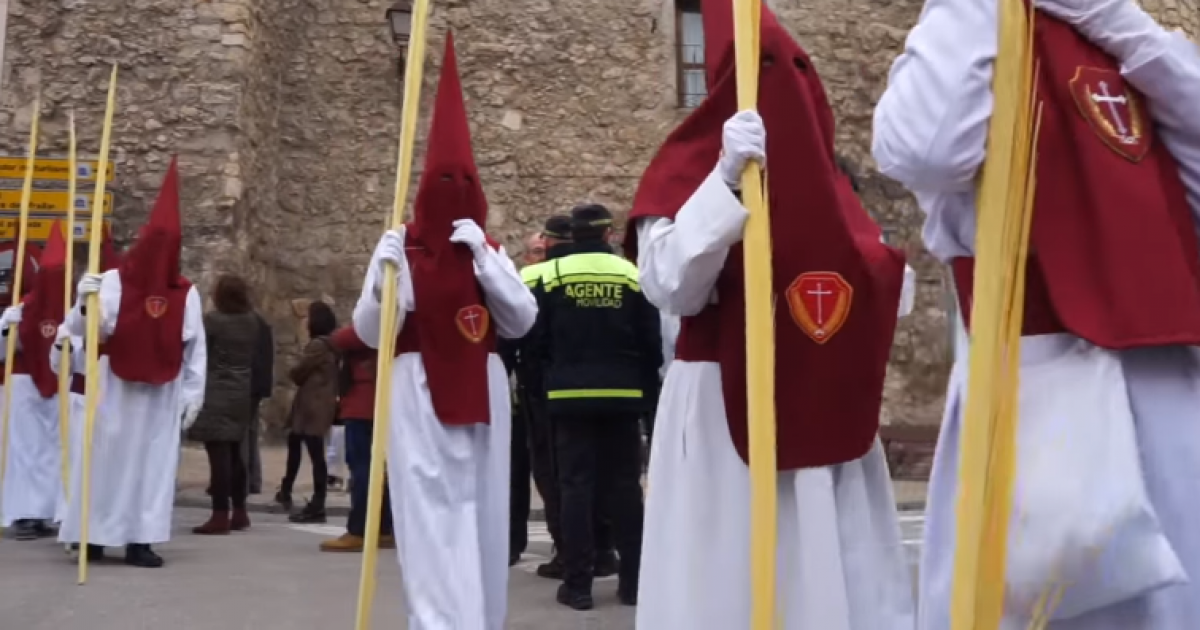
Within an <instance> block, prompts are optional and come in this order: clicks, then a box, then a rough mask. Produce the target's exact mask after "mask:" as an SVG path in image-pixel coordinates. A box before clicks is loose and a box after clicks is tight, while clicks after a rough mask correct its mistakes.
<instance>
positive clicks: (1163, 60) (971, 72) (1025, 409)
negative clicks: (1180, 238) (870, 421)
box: [873, 0, 1200, 630]
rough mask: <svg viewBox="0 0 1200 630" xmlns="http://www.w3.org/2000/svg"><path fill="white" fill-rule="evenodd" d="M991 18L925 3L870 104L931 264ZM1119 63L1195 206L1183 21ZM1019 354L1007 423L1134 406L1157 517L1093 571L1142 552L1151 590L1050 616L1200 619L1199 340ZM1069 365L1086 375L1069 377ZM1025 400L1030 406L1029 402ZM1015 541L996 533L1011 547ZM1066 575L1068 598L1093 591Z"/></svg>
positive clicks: (943, 617) (1194, 71)
mask: <svg viewBox="0 0 1200 630" xmlns="http://www.w3.org/2000/svg"><path fill="white" fill-rule="evenodd" d="M996 15H997V9H996V2H995V0H927V2H926V4H925V8H924V11H923V12H922V14H921V19H920V22H919V23H918V24H917V26H916V28H914V29H913V31H912V33H911V34H910V35H909V37H908V41H907V43H906V46H905V52H904V54H903V55H902V56H901V57H900V58H899V59H898V60H897V61H896V63H895V65H894V66H893V68H892V71H891V75H890V77H889V85H888V89H887V91H886V92H885V93H884V94H883V96H882V98H881V99H880V102H879V105H878V107H877V109H876V111H875V136H874V140H873V153H874V157H875V159H876V161H877V162H878V164H879V168H880V170H881V171H882V172H883V173H884V174H885V175H888V176H889V177H892V178H893V179H896V180H898V181H900V182H901V183H903V184H905V185H906V186H907V187H908V188H909V189H910V190H912V191H913V192H914V193H915V194H916V197H917V200H918V202H919V204H920V206H921V208H922V209H923V210H924V211H925V212H926V214H927V217H926V222H925V228H924V239H925V243H926V245H927V247H928V248H929V250H930V251H931V252H932V253H933V254H934V255H935V256H937V257H938V258H939V259H941V260H943V261H949V260H950V259H953V258H955V257H960V256H971V255H973V252H974V243H975V203H974V198H975V194H974V191H975V176H976V172H977V171H978V169H979V166H980V165H981V164H982V162H983V160H984V156H985V141H986V134H987V123H988V120H989V117H990V116H991V111H992V93H991V78H992V63H993V60H994V58H995V54H996V46H997V35H996V33H997V25H996ZM1122 61H1123V63H1122V73H1123V74H1124V76H1125V78H1126V79H1127V80H1128V81H1129V82H1130V83H1131V84H1132V85H1133V86H1134V87H1136V88H1137V89H1138V90H1140V91H1141V92H1142V93H1143V94H1144V95H1145V97H1146V98H1147V100H1148V101H1149V110H1150V114H1151V116H1152V117H1153V119H1154V122H1155V123H1156V125H1157V132H1158V134H1157V141H1162V142H1164V143H1165V145H1166V146H1167V147H1168V148H1169V149H1170V150H1171V152H1172V154H1173V155H1174V156H1175V158H1176V159H1177V160H1178V162H1179V166H1180V174H1181V175H1182V178H1183V181H1184V184H1185V186H1186V187H1187V190H1188V200H1189V203H1190V204H1191V207H1192V210H1193V214H1197V215H1198V216H1200V118H1197V116H1196V111H1195V103H1197V102H1200V57H1198V56H1197V51H1196V48H1195V45H1194V44H1192V43H1191V42H1190V41H1188V40H1187V39H1186V38H1185V37H1184V36H1182V35H1181V34H1169V33H1166V32H1157V33H1149V34H1147V36H1146V37H1144V38H1143V41H1142V42H1141V45H1140V46H1138V47H1137V50H1136V52H1135V53H1134V54H1133V55H1132V56H1131V58H1129V59H1125V60H1122ZM1039 185H1041V186H1048V185H1049V186H1052V185H1055V184H1054V183H1053V182H1039ZM965 357H966V353H965V352H964V353H962V354H961V355H960V356H959V361H958V365H956V366H955V369H954V371H953V373H952V375H951V381H950V389H949V393H948V395H947V401H946V415H945V417H944V420H943V424H942V433H941V437H940V439H939V442H938V451H937V455H936V457H935V460H934V467H933V474H932V479H931V483H930V488H929V501H928V515H927V519H928V520H927V525H926V529H925V545H924V550H923V555H922V560H921V580H920V582H921V583H920V594H921V597H920V599H921V606H920V609H921V610H920V628H921V630H947V629H948V628H949V627H950V622H949V606H950V597H951V583H952V580H953V576H952V573H953V554H954V544H955V502H956V493H957V463H958V451H959V443H958V440H959V432H960V424H961V421H962V419H961V408H962V401H963V396H964V394H965V391H966V386H965V382H966V365H965ZM1021 363H1022V367H1021V374H1022V379H1021V393H1020V396H1021V406H1020V414H1021V417H1020V427H1021V428H1020V429H1019V431H1021V432H1025V431H1028V430H1033V429H1037V428H1039V427H1045V426H1048V425H1050V424H1053V423H1055V422H1061V423H1062V424H1066V425H1068V426H1069V425H1071V423H1074V425H1075V426H1078V427H1080V428H1079V429H1078V430H1079V431H1087V429H1086V427H1087V426H1089V424H1092V426H1095V425H1094V423H1095V422H1097V419H1099V418H1102V417H1105V414H1112V415H1110V416H1108V417H1113V416H1114V415H1116V414H1122V413H1123V414H1126V416H1125V417H1126V419H1128V414H1130V412H1132V420H1133V424H1134V427H1135V430H1136V440H1137V447H1138V448H1140V453H1141V465H1142V469H1143V475H1144V482H1145V490H1146V491H1147V493H1148V496H1149V500H1150V504H1151V505H1152V506H1153V509H1154V511H1155V512H1157V516H1158V523H1152V524H1151V525H1152V526H1151V527H1148V528H1146V529H1145V530H1144V531H1141V532H1139V533H1138V536H1140V537H1141V538H1142V542H1143V543H1144V545H1145V548H1146V549H1148V551H1143V552H1142V553H1139V554H1132V555H1129V556H1126V557H1124V558H1121V557H1117V558H1115V559H1114V558H1111V557H1105V558H1104V559H1102V560H1101V564H1100V566H1099V567H1097V568H1096V569H1095V571H1094V572H1093V575H1094V576H1097V578H1098V579H1097V581H1098V582H1103V581H1104V580H1106V579H1108V580H1113V581H1119V580H1120V579H1123V578H1124V577H1126V576H1128V574H1129V573H1130V565H1131V564H1135V563H1141V564H1142V565H1143V566H1142V568H1146V567H1147V566H1148V567H1149V568H1150V570H1152V571H1153V572H1157V573H1158V574H1160V575H1161V576H1162V578H1163V579H1162V583H1161V584H1160V585H1159V589H1160V590H1157V591H1152V592H1150V593H1149V594H1148V595H1143V596H1134V597H1132V598H1129V599H1126V600H1125V601H1123V602H1120V603H1115V604H1112V605H1109V606H1106V607H1102V608H1099V609H1093V610H1090V611H1084V612H1082V614H1078V615H1076V616H1074V617H1073V618H1069V619H1060V620H1057V621H1054V622H1052V623H1051V624H1050V626H1049V627H1050V628H1051V629H1052V630H1186V629H1190V628H1200V526H1198V524H1200V508H1197V507H1196V505H1197V503H1196V496H1197V490H1198V489H1200V484H1198V480H1200V353H1198V351H1197V349H1196V348H1191V347H1167V348H1147V349H1140V350H1133V351H1125V352H1109V351H1106V350H1102V349H1099V348H1095V347H1093V346H1090V345H1089V344H1087V343H1086V342H1084V341H1082V340H1080V339H1077V338H1075V337H1073V336H1071V335H1067V334H1061V335H1044V336H1040V337H1026V338H1024V339H1023V340H1022V356H1021ZM1081 372H1082V373H1085V374H1088V373H1089V372H1090V374H1091V376H1090V377H1089V378H1084V379H1079V378H1076V377H1077V375H1078V374H1080V373H1081ZM1098 392H1099V393H1107V394H1108V396H1106V397H1104V398H1105V400H1104V402H1103V403H1099V402H1097V401H1096V400H1094V398H1095V394H1096V393H1098ZM1114 395H1115V401H1114V400H1113V396H1114ZM1034 400H1036V401H1037V402H1038V404H1030V402H1029V401H1034ZM1063 408H1066V409H1067V413H1066V414H1065V415H1066V416H1073V417H1067V418H1066V420H1065V421H1064V414H1063V413H1062V410H1063ZM1072 412H1074V413H1073V414H1072ZM1126 421H1128V420H1126ZM1018 443H1019V444H1020V443H1021V442H1020V439H1019V442H1018ZM1071 444H1072V442H1071V441H1069V440H1068V441H1065V442H1064V443H1063V444H1062V445H1061V447H1062V448H1068V449H1069V447H1070V445H1071ZM1019 456H1020V455H1019ZM1018 472H1019V475H1018V480H1017V483H1018V492H1019V491H1020V490H1019V489H1020V487H1021V486H1022V485H1026V486H1028V487H1037V486H1038V484H1039V483H1041V482H1040V481H1039V479H1033V478H1030V477H1029V476H1027V475H1029V473H1028V471H1026V472H1021V471H1020V470H1019V471H1018ZM1049 474H1050V475H1051V477H1050V479H1049V480H1047V481H1048V482H1049V483H1053V481H1052V479H1053V477H1054V473H1049ZM1057 475H1059V476H1069V475H1071V471H1063V470H1058V471H1057ZM1081 481H1083V482H1085V483H1086V481H1087V480H1086V479H1083V480H1081ZM1093 485H1094V486H1095V487H1094V488H1093V489H1092V491H1090V492H1084V493H1082V494H1084V495H1085V496H1091V497H1095V498H1094V499H1092V501H1094V502H1095V503H1097V504H1099V503H1100V502H1101V501H1106V500H1108V499H1109V498H1110V497H1111V493H1110V492H1109V491H1108V486H1106V485H1104V484H1093ZM1087 502H1088V500H1086V499H1085V500H1084V504H1085V505H1086V504H1087ZM1158 526H1161V531H1162V533H1165V539H1164V538H1163V536H1162V535H1161V534H1159V533H1158V531H1157V530H1158ZM1013 542H1014V541H1013V540H1012V539H1010V553H1011V550H1012V544H1013ZM1016 542H1018V543H1019V541H1016ZM1172 550H1173V552H1174V553H1172ZM1106 555H1109V553H1108V552H1107V551H1106ZM1135 560H1136V562H1135ZM1180 563H1182V567H1183V570H1185V571H1186V572H1187V574H1188V575H1189V576H1190V578H1191V580H1192V581H1191V583H1190V584H1180V583H1178V582H1179V581H1178V580H1174V583H1172V581H1171V580H1170V579H1168V578H1169V576H1170V575H1171V574H1172V573H1175V574H1176V575H1177V574H1178V569H1179V564H1180ZM1073 588H1074V596H1089V595H1090V594H1091V592H1095V591H1097V590H1098V588H1096V587H1094V586H1088V587H1079V586H1076V587H1073ZM1081 588H1082V589H1084V590H1083V591H1080V589H1081ZM1071 596H1073V595H1072V590H1068V597H1071ZM1007 614H1008V617H1007V618H1006V620H1005V625H1004V626H1003V627H1004V628H1005V630H1008V629H1009V628H1024V627H1025V625H1024V622H1025V620H1024V618H1023V617H1025V615H1026V614H1025V612H1024V611H1015V610H1011V609H1010V610H1009V611H1008V613H1007ZM1059 616H1060V617H1065V616H1066V615H1059Z"/></svg>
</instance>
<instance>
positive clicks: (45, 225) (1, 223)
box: [0, 213, 112, 243]
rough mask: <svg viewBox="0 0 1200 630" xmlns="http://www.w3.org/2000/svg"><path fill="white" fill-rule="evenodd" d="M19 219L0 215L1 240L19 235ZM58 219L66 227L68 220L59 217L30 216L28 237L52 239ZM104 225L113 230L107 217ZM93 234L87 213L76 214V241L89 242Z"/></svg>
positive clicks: (8, 239) (35, 239)
mask: <svg viewBox="0 0 1200 630" xmlns="http://www.w3.org/2000/svg"><path fill="white" fill-rule="evenodd" d="M17 221H20V217H14V216H12V215H11V214H7V213H6V214H5V215H3V216H0V241H11V240H13V239H14V238H16V236H17ZM55 221H57V222H58V223H59V224H60V225H62V226H63V228H66V224H67V222H66V221H65V220H63V219H59V218H58V217H29V223H28V225H29V228H28V229H29V232H27V238H28V239H29V240H31V241H46V240H49V239H50V229H51V227H52V226H53V225H54V222H55ZM104 227H106V228H108V229H109V230H112V221H110V220H108V219H105V220H104ZM90 235H91V220H90V217H88V216H87V215H76V216H75V241H76V242H78V243H86V242H88V240H89V239H88V236H90Z"/></svg>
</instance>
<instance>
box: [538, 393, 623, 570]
mask: <svg viewBox="0 0 1200 630" xmlns="http://www.w3.org/2000/svg"><path fill="white" fill-rule="evenodd" d="M638 420H639V418H638V416H637V415H636V414H602V413H586V414H572V415H558V414H556V415H555V417H554V432H555V436H554V438H555V439H554V442H555V451H556V452H557V455H558V462H557V463H558V478H559V485H560V488H561V490H562V547H561V555H560V557H561V558H562V560H563V581H564V582H565V583H566V585H567V587H568V588H570V589H571V590H574V591H590V590H591V587H592V579H593V571H594V567H595V560H596V549H595V545H594V540H595V538H594V535H595V532H594V529H593V528H594V523H595V512H594V509H595V506H596V504H597V503H599V505H600V506H601V509H603V510H604V512H605V514H606V515H608V517H609V518H611V519H612V523H613V528H614V533H615V534H616V543H617V552H618V553H619V554H620V555H621V574H620V578H621V588H623V589H636V587H637V579H638V571H639V570H640V568H641V558H642V516H643V506H642V484H641V478H642V433H641V426H640V423H639V421H638Z"/></svg>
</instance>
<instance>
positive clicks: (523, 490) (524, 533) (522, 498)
mask: <svg viewBox="0 0 1200 630" xmlns="http://www.w3.org/2000/svg"><path fill="white" fill-rule="evenodd" d="M511 448H512V450H511V457H512V460H511V461H512V464H511V468H510V472H509V494H508V516H509V520H508V553H509V554H511V555H514V556H515V555H519V554H522V553H525V549H526V548H527V547H528V546H529V509H530V501H531V500H532V497H531V496H530V491H529V475H530V461H529V460H530V457H529V431H528V423H527V422H526V418H525V410H524V408H522V407H520V406H517V407H514V408H513V414H512V447H511Z"/></svg>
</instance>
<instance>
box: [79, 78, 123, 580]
mask: <svg viewBox="0 0 1200 630" xmlns="http://www.w3.org/2000/svg"><path fill="white" fill-rule="evenodd" d="M116 106H117V64H115V63H114V64H113V69H112V76H111V77H110V78H109V80H108V105H107V106H106V107H105V109H104V131H103V132H102V133H101V134H100V159H99V164H98V165H97V167H96V195H95V197H94V198H93V199H92V221H91V226H90V236H89V240H88V273H100V250H101V242H102V241H103V240H104V233H103V231H104V189H105V187H106V186H105V184H106V182H107V181H108V166H109V164H108V149H109V147H110V146H111V144H112V125H113V113H114V111H115V110H116ZM86 306H87V333H86V334H85V335H84V347H85V348H86V349H87V370H86V377H87V388H86V394H85V395H84V400H85V401H86V403H85V404H86V405H87V414H86V415H85V416H84V424H83V481H82V483H81V484H80V491H79V502H80V503H79V511H80V519H79V524H80V526H79V583H80V584H86V583H87V570H88V554H87V546H88V534H89V532H90V526H91V507H92V436H93V434H94V432H95V428H96V403H97V402H98V401H99V394H100V369H99V365H98V362H99V360H100V296H99V295H96V294H92V295H89V296H87V304H86Z"/></svg>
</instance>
